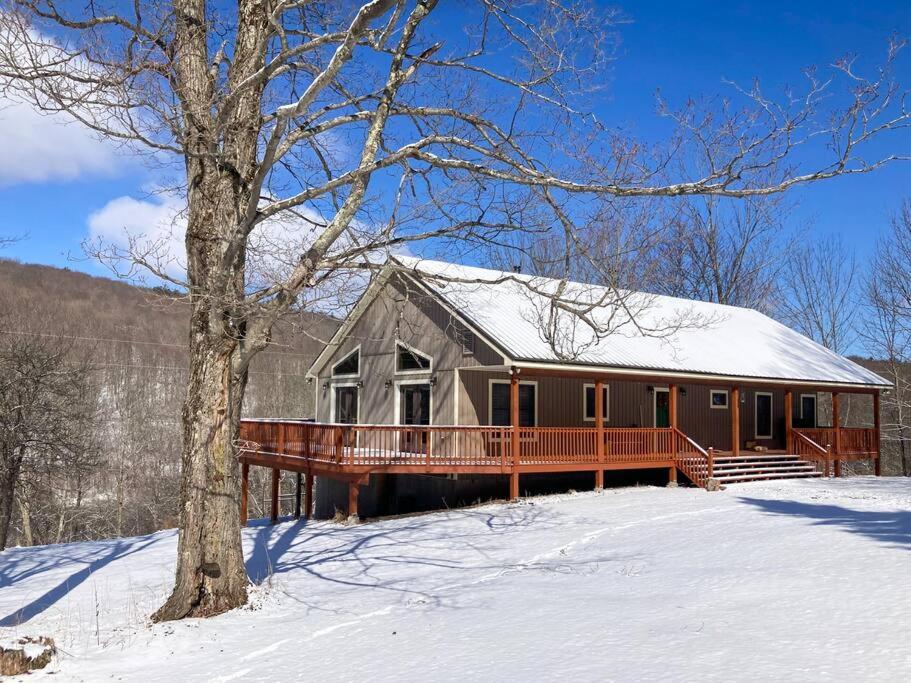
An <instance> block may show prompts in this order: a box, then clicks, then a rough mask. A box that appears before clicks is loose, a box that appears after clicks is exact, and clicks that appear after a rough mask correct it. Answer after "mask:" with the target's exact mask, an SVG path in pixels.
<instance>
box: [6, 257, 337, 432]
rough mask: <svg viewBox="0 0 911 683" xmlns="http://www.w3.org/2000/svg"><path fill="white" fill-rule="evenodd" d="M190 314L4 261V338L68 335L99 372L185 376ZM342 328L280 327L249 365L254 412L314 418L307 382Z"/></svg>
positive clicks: (312, 321)
mask: <svg viewBox="0 0 911 683" xmlns="http://www.w3.org/2000/svg"><path fill="white" fill-rule="evenodd" d="M188 315H189V312H188V308H187V303H186V302H185V301H184V300H183V299H182V298H181V297H180V296H179V293H177V292H172V291H169V290H167V289H165V288H147V287H138V286H135V285H131V284H128V283H126V282H124V281H119V280H113V279H109V278H104V277H97V276H93V275H88V274H86V273H81V272H77V271H73V270H69V269H66V268H56V267H53V266H44V265H36V264H26V263H20V262H18V261H13V260H9V259H0V334H56V333H62V334H66V335H67V336H72V337H75V338H76V339H77V343H78V344H79V345H81V346H82V347H84V348H85V349H86V350H88V351H90V352H91V353H92V354H93V355H96V354H97V355H98V356H99V358H98V364H99V365H102V364H104V363H107V364H108V365H112V364H116V365H117V366H118V367H122V366H123V365H124V364H125V363H126V364H127V365H132V366H135V368H136V369H141V368H143V367H145V366H148V365H149V364H154V365H155V367H156V368H158V369H170V370H172V373H177V374H181V375H182V373H180V372H179V370H178V369H179V368H180V369H182V368H184V367H185V365H186V354H185V348H186V340H187V324H188ZM338 324H339V323H338V321H337V320H335V319H333V318H330V317H328V316H323V315H319V314H305V315H297V316H294V317H291V318H288V319H286V320H284V321H282V322H281V323H280V324H279V325H278V327H277V329H276V331H275V344H274V345H273V346H272V347H271V348H269V349H268V350H267V351H265V352H263V353H262V354H261V355H260V356H259V357H258V358H256V359H255V361H254V363H253V365H252V366H251V381H250V390H249V391H250V400H249V401H248V403H247V408H248V413H250V414H257V415H260V414H268V413H269V411H276V413H280V414H282V415H287V416H289V417H291V416H299V417H307V416H310V415H312V411H313V406H312V400H313V391H312V390H307V389H306V387H305V382H304V375H305V373H306V370H307V368H308V367H309V365H310V363H311V362H312V360H313V359H314V358H315V357H316V355H317V354H318V353H319V352H320V350H321V348H322V346H323V344H324V343H325V342H326V341H327V340H328V339H329V337H331V335H332V333H333V332H334V331H335V329H336V328H337V326H338ZM175 379H177V378H176V377H175ZM263 380H267V381H263ZM180 381H181V383H182V381H183V380H182V377H181V380H180Z"/></svg>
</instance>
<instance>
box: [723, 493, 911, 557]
mask: <svg viewBox="0 0 911 683" xmlns="http://www.w3.org/2000/svg"><path fill="white" fill-rule="evenodd" d="M740 500H741V501H743V502H744V503H747V504H748V505H753V506H754V507H757V508H759V509H761V510H762V511H764V512H767V513H769V514H776V515H790V516H793V517H805V518H807V519H810V520H813V524H814V525H820V526H832V527H836V528H839V529H843V530H844V531H848V532H850V533H853V534H860V535H861V536H866V537H868V538H872V539H873V540H876V541H880V542H882V543H886V544H888V545H892V546H895V547H899V548H903V549H905V550H911V511H906V510H895V511H876V510H852V509H850V508H845V507H840V506H838V505H819V504H814V503H801V502H798V501H791V500H764V499H760V498H744V497H741V498H740Z"/></svg>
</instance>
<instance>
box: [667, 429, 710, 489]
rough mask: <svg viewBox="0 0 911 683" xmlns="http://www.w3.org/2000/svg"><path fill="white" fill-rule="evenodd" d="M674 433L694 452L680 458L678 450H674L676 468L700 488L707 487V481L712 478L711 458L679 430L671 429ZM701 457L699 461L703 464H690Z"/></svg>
mask: <svg viewBox="0 0 911 683" xmlns="http://www.w3.org/2000/svg"><path fill="white" fill-rule="evenodd" d="M673 431H674V433H675V434H676V435H677V436H678V437H679V438H681V439H683V440H684V441H685V442H686V443H687V444H689V445H690V446H691V447H692V448H693V449H694V450H695V451H696V452H695V453H687V454H686V455H687V456H688V457H681V454H680V450H679V449H674V450H675V451H677V453H676V457H675V460H676V463H677V467H678V468H679V469H680V470H681V471H682V472H683V473H684V474H685V475H686V476H687V477H689V478H690V480H691V481H692V482H693V483H694V484H695V485H696V486H699V487H700V488H707V487H708V480H709V479H711V477H712V457H711V456H710V455H709V453H708V452H707V451H706V450H705V449H704V448H703V447H702V446H700V445H699V444H698V443H696V442H695V441H694V440H693V439H691V438H690V437H689V436H687V435H686V434H684V433H683V432H682V431H681V430H680V429H679V428H677V427H674V428H673ZM699 456H701V459H702V460H703V461H704V463H701V465H702V466H701V467H700V466H694V465H695V464H694V463H691V461H692V460H695V459H696V458H698V457H699Z"/></svg>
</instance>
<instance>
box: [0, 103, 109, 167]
mask: <svg viewBox="0 0 911 683" xmlns="http://www.w3.org/2000/svg"><path fill="white" fill-rule="evenodd" d="M67 119H68V117H67V116H66V115H65V114H52V115H45V114H42V113H40V112H38V111H37V110H35V109H33V108H32V107H31V106H29V105H27V104H24V103H20V102H14V101H11V100H9V99H3V98H0V140H3V153H2V154H0V185H15V184H18V183H40V182H47V181H51V180H73V179H76V178H83V177H85V176H110V175H113V174H115V173H116V172H117V171H118V170H119V169H120V168H121V167H122V166H123V162H124V158H123V156H122V155H120V154H118V150H117V148H116V147H115V146H114V145H113V144H111V143H110V142H104V141H102V140H99V139H98V138H97V137H96V136H95V135H94V134H93V133H92V131H91V130H89V129H88V128H87V127H86V126H83V125H82V124H80V123H78V122H76V121H73V120H67Z"/></svg>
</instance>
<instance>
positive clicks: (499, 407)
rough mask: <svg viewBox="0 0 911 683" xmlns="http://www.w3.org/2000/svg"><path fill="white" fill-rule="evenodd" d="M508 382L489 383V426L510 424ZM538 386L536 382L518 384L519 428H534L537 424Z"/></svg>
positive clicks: (495, 381)
mask: <svg viewBox="0 0 911 683" xmlns="http://www.w3.org/2000/svg"><path fill="white" fill-rule="evenodd" d="M509 389H510V386H509V381H508V380H491V381H490V414H489V416H488V417H489V418H490V424H492V425H496V426H508V425H510V424H512V421H511V419H510V417H511V416H510V411H509V408H510V406H509ZM537 394H538V385H537V383H536V382H519V426H520V427H535V426H537V424H538V395H537Z"/></svg>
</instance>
